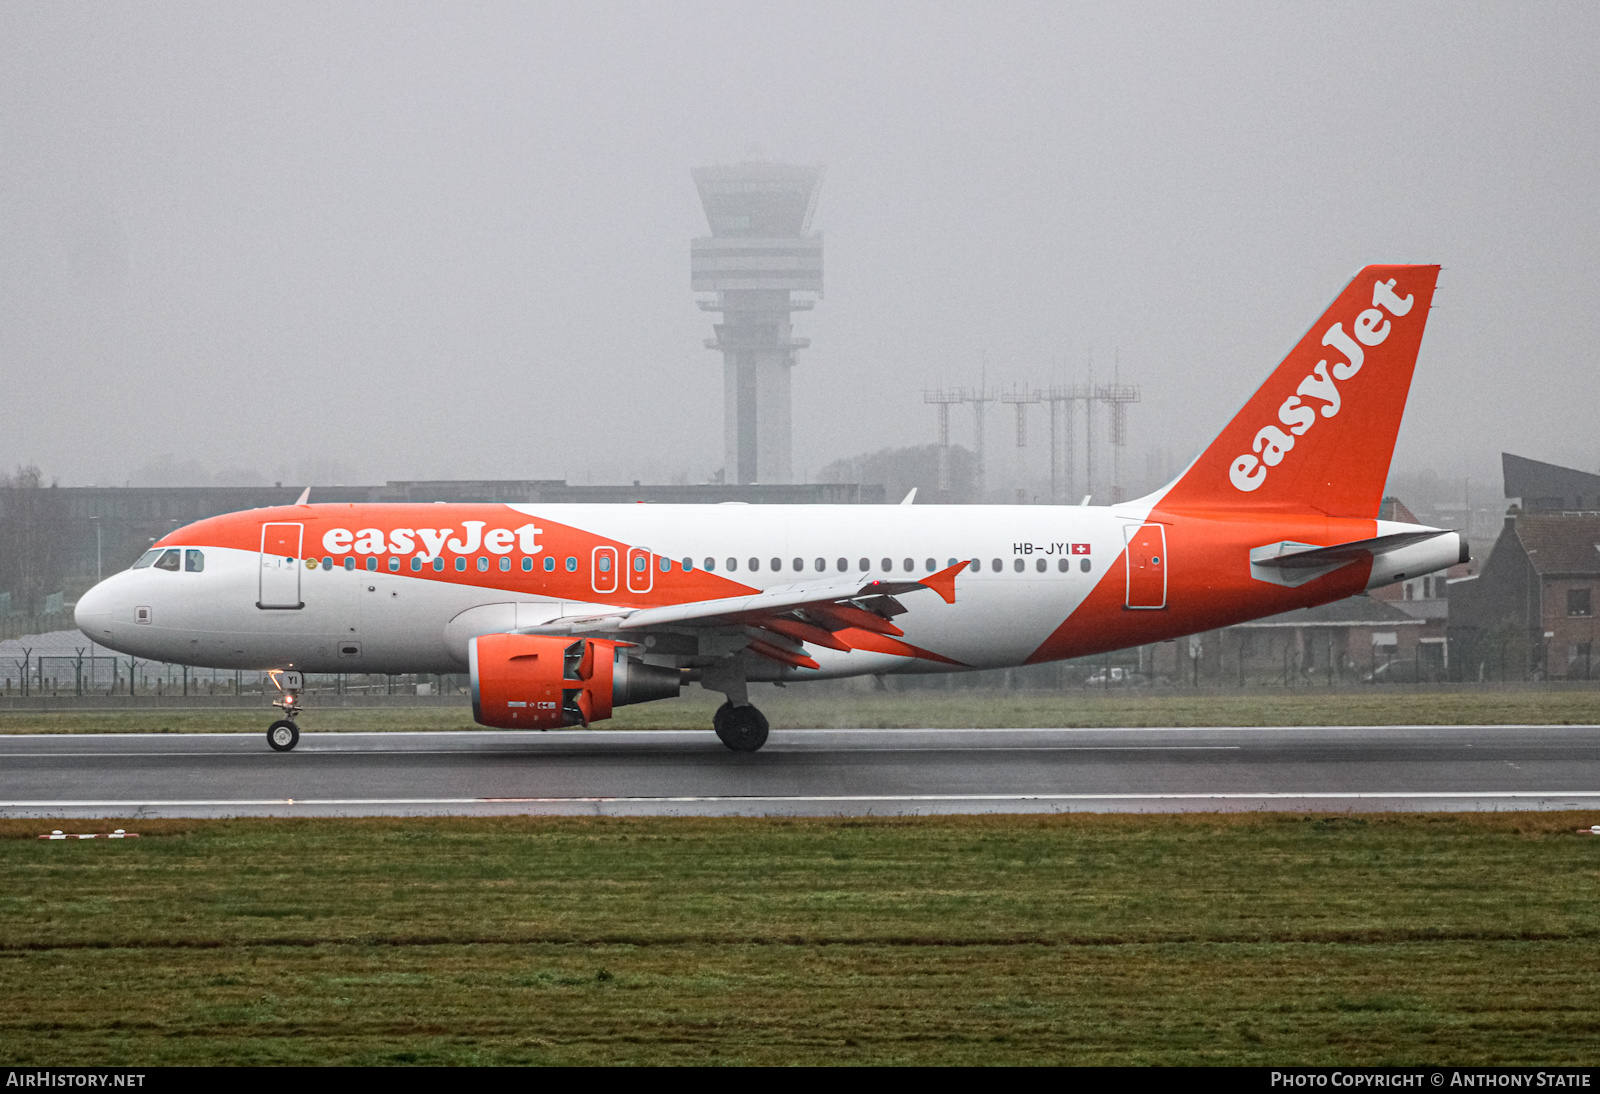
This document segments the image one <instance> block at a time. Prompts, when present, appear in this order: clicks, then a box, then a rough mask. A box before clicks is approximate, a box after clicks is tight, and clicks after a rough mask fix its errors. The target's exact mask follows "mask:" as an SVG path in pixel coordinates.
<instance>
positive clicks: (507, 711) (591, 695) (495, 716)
mask: <svg viewBox="0 0 1600 1094" xmlns="http://www.w3.org/2000/svg"><path fill="white" fill-rule="evenodd" d="M631 648H632V647H630V646H629V645H628V644H627V643H625V642H612V641H608V640H606V639H603V638H557V637H551V636H549V635H539V634H484V635H479V636H478V637H477V638H474V639H472V641H471V642H469V643H468V644H467V662H468V665H469V666H470V671H471V673H472V716H473V718H474V719H476V720H477V721H478V722H479V723H480V724H482V725H486V726H494V727H496V728H498V729H559V728H560V727H562V726H575V725H585V726H586V725H588V724H589V723H590V722H596V721H600V720H602V719H605V718H609V717H611V709H612V708H613V707H620V706H627V705H628V704H630V703H646V702H649V701H651V700H652V699H671V698H675V697H676V696H677V694H678V687H679V684H680V681H681V677H680V674H679V672H678V670H677V669H672V668H666V667H664V666H661V665H647V664H645V663H644V662H643V661H641V660H639V659H638V658H637V657H629V656H628V650H629V649H631Z"/></svg>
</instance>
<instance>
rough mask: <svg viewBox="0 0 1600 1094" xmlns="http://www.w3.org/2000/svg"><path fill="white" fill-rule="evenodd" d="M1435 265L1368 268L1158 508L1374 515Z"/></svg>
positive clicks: (1386, 474) (1425, 317) (1414, 359)
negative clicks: (1251, 509)
mask: <svg viewBox="0 0 1600 1094" xmlns="http://www.w3.org/2000/svg"><path fill="white" fill-rule="evenodd" d="M1438 276H1439V267H1438V266H1368V267H1367V268H1366V269H1364V270H1362V271H1361V273H1360V274H1358V275H1357V276H1356V278H1355V280H1354V281H1351V282H1350V284H1349V285H1347V286H1346V287H1345V290H1344V291H1343V292H1342V293H1340V294H1339V298H1338V299H1337V300H1335V301H1334V302H1333V305H1332V306H1331V307H1330V308H1328V310H1327V311H1326V312H1325V313H1324V314H1323V316H1322V318H1321V319H1319V320H1318V321H1317V323H1316V325H1315V326H1313V327H1312V328H1311V330H1310V331H1309V332H1308V333H1307V334H1306V336H1305V337H1304V338H1302V339H1300V342H1299V344H1298V345H1296V346H1295V347H1294V349H1293V350H1292V351H1290V353H1289V356H1288V357H1286V358H1284V360H1283V363H1282V364H1280V365H1279V366H1278V367H1277V369H1276V370H1275V371H1274V372H1273V373H1272V375H1271V376H1270V377H1268V379H1267V382H1266V383H1264V384H1262V385H1261V388H1260V389H1259V390H1258V391H1257V392H1256V393H1255V395H1253V396H1252V397H1251V398H1250V401H1249V402H1247V403H1246V404H1245V406H1244V409H1243V410H1241V411H1240V412H1239V414H1238V415H1237V416H1236V417H1235V418H1234V419H1233V421H1232V422H1230V423H1228V427H1227V428H1226V429H1224V430H1223V431H1222V433H1221V435H1220V436H1218V437H1217V439H1216V440H1215V441H1213V442H1212V443H1211V445H1210V447H1208V448H1207V449H1206V450H1205V452H1204V453H1203V454H1202V455H1201V456H1200V458H1199V459H1198V460H1196V461H1195V462H1194V464H1193V465H1192V466H1191V467H1190V468H1189V469H1188V470H1187V471H1186V472H1184V474H1183V476H1182V477H1181V478H1180V479H1179V480H1178V481H1177V482H1176V483H1174V484H1173V485H1172V487H1171V489H1169V490H1168V491H1167V492H1166V494H1165V495H1164V496H1163V497H1162V499H1161V501H1160V503H1159V504H1160V508H1161V509H1163V510H1169V509H1216V508H1226V509H1239V508H1262V509H1275V510H1287V511H1298V512H1319V513H1324V514H1327V515H1329V516H1337V517H1376V516H1377V515H1378V506H1379V503H1380V502H1381V501H1382V499H1383V487H1384V483H1385V481H1387V479H1388V477H1389V461H1390V458H1391V457H1392V456H1393V455H1394V443H1395V437H1396V435H1397V434H1398V433H1399V431H1400V418H1401V415H1402V414H1403V413H1404V412H1405V406H1406V394H1407V393H1408V392H1409V391H1410V389H1411V374H1412V371H1413V369H1414V368H1415V367H1416V363H1417V351H1418V349H1419V348H1420V347H1421V345H1422V329H1423V327H1424V326H1425V325H1426V324H1427V320H1428V310H1429V308H1430V307H1431V306H1432V302H1433V289H1434V284H1435V282H1436V281H1437V279H1438Z"/></svg>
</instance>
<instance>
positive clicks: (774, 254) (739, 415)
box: [689, 161, 822, 483]
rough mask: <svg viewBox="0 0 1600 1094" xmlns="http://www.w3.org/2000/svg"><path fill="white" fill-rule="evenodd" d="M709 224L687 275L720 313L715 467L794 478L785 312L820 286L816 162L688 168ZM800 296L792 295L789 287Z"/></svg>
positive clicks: (797, 345) (809, 299)
mask: <svg viewBox="0 0 1600 1094" xmlns="http://www.w3.org/2000/svg"><path fill="white" fill-rule="evenodd" d="M693 175H694V182H695V186H696V187H697V188H698V189H699V191H700V204H701V205H703V206H704V207H705V211H706V221H707V222H708V223H709V224H710V226H711V234H710V235H709V236H702V237H700V238H699V239H696V240H694V241H693V242H692V243H691V244H690V247H689V270H690V274H689V276H690V285H691V288H692V289H693V290H694V291H695V292H697V293H715V294H716V295H715V296H714V297H711V298H708V299H702V300H701V301H700V307H701V308H702V309H703V310H705V311H714V312H721V313H722V322H720V323H718V324H717V325H716V328H715V329H716V332H717V336H716V337H715V338H709V339H707V340H706V348H707V349H715V350H721V351H722V408H723V409H722V423H723V424H722V433H723V440H722V445H723V452H724V460H725V462H724V463H723V474H724V479H725V481H727V482H731V483H753V482H761V483H786V482H790V481H791V480H792V479H793V472H792V470H791V468H790V462H789V461H790V443H789V370H790V369H791V368H793V367H794V354H795V350H799V349H804V348H805V347H806V346H808V345H810V344H811V342H810V340H809V339H806V338H795V337H794V336H793V332H792V331H791V329H790V326H789V313H791V312H796V311H806V310H809V309H810V308H812V307H813V306H814V305H815V303H816V300H817V298H818V297H820V296H821V295H822V233H820V232H813V231H811V214H812V212H813V211H814V210H815V209H816V206H817V191H818V190H819V189H820V187H821V184H822V168H820V167H797V166H794V165H792V164H783V163H763V162H759V161H757V162H748V163H740V164H733V165H727V166H719V167H700V168H697V169H695V171H694V172H693ZM796 293H802V294H806V295H804V296H800V297H796V296H795V295H794V294H796Z"/></svg>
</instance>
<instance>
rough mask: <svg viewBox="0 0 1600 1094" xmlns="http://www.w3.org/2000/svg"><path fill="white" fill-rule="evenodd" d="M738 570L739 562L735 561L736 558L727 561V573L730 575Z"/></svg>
mask: <svg viewBox="0 0 1600 1094" xmlns="http://www.w3.org/2000/svg"><path fill="white" fill-rule="evenodd" d="M738 568H739V560H738V559H736V558H730V559H729V560H728V572H729V573H732V572H733V571H735V570H737V569H738Z"/></svg>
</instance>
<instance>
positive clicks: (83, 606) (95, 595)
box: [72, 579, 116, 642]
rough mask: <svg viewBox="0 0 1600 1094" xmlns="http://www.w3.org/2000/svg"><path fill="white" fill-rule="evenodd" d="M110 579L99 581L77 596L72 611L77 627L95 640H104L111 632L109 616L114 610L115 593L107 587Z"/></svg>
mask: <svg viewBox="0 0 1600 1094" xmlns="http://www.w3.org/2000/svg"><path fill="white" fill-rule="evenodd" d="M110 584H111V580H109V579H108V580H106V581H102V582H100V584H98V585H96V586H95V587H94V588H92V589H90V590H89V591H88V592H86V593H84V594H83V595H82V596H81V597H79V598H78V605H77V607H76V608H74V609H73V611H72V621H73V622H74V623H76V624H77V625H78V629H79V630H80V631H82V632H83V633H84V634H86V635H88V636H89V637H90V638H92V639H94V640H95V641H96V642H104V641H105V640H106V638H108V637H110V634H111V618H112V615H113V614H114V612H115V610H116V593H114V592H113V591H111V589H109V588H107V586H109V585H110Z"/></svg>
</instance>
